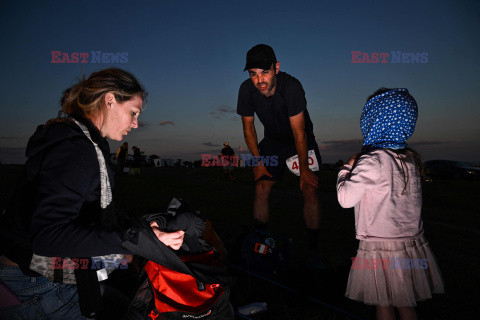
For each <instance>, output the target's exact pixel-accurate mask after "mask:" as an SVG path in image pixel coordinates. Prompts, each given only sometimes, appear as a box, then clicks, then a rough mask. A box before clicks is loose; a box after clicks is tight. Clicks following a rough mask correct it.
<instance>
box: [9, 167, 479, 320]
mask: <svg viewBox="0 0 480 320" xmlns="http://www.w3.org/2000/svg"><path fill="white" fill-rule="evenodd" d="M20 171H21V166H18V165H1V166H0V209H1V210H2V211H3V209H4V207H5V206H6V202H7V201H8V198H9V196H10V195H11V194H12V193H13V190H14V189H13V188H14V186H15V184H16V180H17V178H18V176H19V174H20ZM218 174H219V171H217V168H201V169H183V168H178V169H177V168H142V172H141V174H140V175H138V176H121V177H118V178H117V180H116V185H115V190H114V194H115V201H116V203H115V204H116V206H117V208H118V209H120V210H122V211H126V212H130V213H133V214H138V215H142V214H144V213H146V212H147V211H148V210H150V209H153V208H162V209H165V208H166V206H167V205H168V203H169V201H170V199H171V198H172V197H173V196H177V197H181V198H183V199H185V200H187V201H188V202H189V204H190V206H191V207H192V208H194V209H197V210H200V211H201V212H202V213H203V214H204V215H205V216H207V217H208V218H209V219H210V220H211V221H212V223H213V226H214V227H215V229H216V231H217V233H218V234H219V236H220V238H221V239H222V241H223V242H224V245H225V246H226V248H227V251H228V253H229V259H230V261H232V262H233V263H235V264H238V263H239V261H238V260H239V255H238V253H239V249H240V247H239V246H240V242H241V238H242V235H244V234H245V232H246V231H247V230H248V226H249V224H250V221H251V211H252V210H251V207H252V203H253V181H252V177H253V174H252V172H251V171H250V170H249V169H243V168H242V169H237V170H236V172H235V174H236V176H237V179H238V180H237V183H235V184H228V183H225V182H223V181H222V179H221V178H222V177H221V176H219V175H218ZM335 182H336V173H335V172H332V171H323V172H321V181H320V183H321V184H320V192H321V201H322V208H323V219H322V227H321V229H322V236H321V240H320V241H321V247H322V254H323V255H324V256H325V259H326V262H327V266H328V268H327V270H324V271H316V272H310V271H308V269H307V268H306V266H305V262H304V257H305V254H306V236H305V234H304V222H303V217H302V214H301V212H302V197H301V193H300V190H299V188H298V186H297V184H298V180H297V178H296V177H294V176H293V175H288V176H286V177H285V179H284V181H282V182H280V183H278V185H277V186H276V187H275V188H274V191H273V193H272V195H271V201H270V212H271V218H270V225H269V230H270V231H271V232H275V233H279V234H285V235H287V234H288V235H290V236H291V237H292V238H293V242H294V248H295V263H294V265H293V267H292V268H291V270H290V272H289V273H288V274H286V275H284V276H282V277H280V278H277V279H275V280H276V281H278V282H280V283H282V284H284V285H286V286H288V287H289V288H292V289H293V290H295V291H296V292H298V293H291V292H289V291H288V290H286V289H284V288H281V287H278V286H275V285H273V284H271V283H269V282H267V281H265V280H260V279H258V278H256V277H253V276H249V275H247V274H246V273H244V272H241V271H238V270H236V269H232V272H233V273H235V274H236V275H237V276H238V282H237V285H236V286H235V287H234V288H233V292H232V302H233V303H234V305H235V306H243V305H246V304H248V303H250V302H254V301H266V302H267V303H268V308H269V311H268V312H265V313H259V314H256V315H252V316H249V317H250V318H252V319H350V318H348V317H347V316H345V315H344V314H342V313H341V312H338V311H335V310H333V309H331V308H328V307H326V306H325V305H321V304H319V303H317V302H313V301H310V300H308V299H307V298H306V297H305V296H310V297H313V298H316V299H318V300H321V301H323V302H325V303H327V304H329V305H332V306H335V307H337V308H340V309H342V310H345V311H347V312H348V313H352V314H355V315H357V316H359V317H361V318H364V319H374V315H375V308H374V307H372V306H365V305H363V304H361V303H357V302H353V301H350V300H348V299H346V298H344V296H343V295H344V292H345V287H346V282H347V277H348V270H349V267H350V263H351V262H350V257H352V256H355V254H356V249H357V246H358V242H357V240H355V233H354V216H353V209H342V208H341V207H340V206H339V205H338V203H337V199H336V190H335ZM479 207H480V181H463V180H439V181H433V182H430V183H427V184H426V185H425V186H424V210H423V219H424V228H425V236H426V238H427V240H429V242H430V245H431V247H432V249H433V251H434V253H435V255H436V257H437V261H438V264H439V266H440V269H441V271H442V274H443V277H444V281H445V286H446V294H444V295H438V296H435V297H434V298H433V299H432V300H429V301H425V302H419V303H418V308H417V312H418V315H419V319H475V318H478V316H475V314H477V313H478V312H476V311H477V310H478V299H477V298H475V296H474V292H477V291H474V290H475V289H478V288H479V286H480V281H479V278H480V277H479V275H478V266H479V253H478V252H479V244H480V241H479V237H480V208H479ZM476 305H477V307H475V306H476Z"/></svg>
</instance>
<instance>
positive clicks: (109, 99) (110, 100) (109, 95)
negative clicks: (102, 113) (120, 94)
mask: <svg viewBox="0 0 480 320" xmlns="http://www.w3.org/2000/svg"><path fill="white" fill-rule="evenodd" d="M114 102H115V96H114V95H113V93H111V92H108V93H107V94H106V95H105V105H106V106H107V107H108V106H110V107H111V106H112V103H114Z"/></svg>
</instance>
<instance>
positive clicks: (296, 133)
mask: <svg viewBox="0 0 480 320" xmlns="http://www.w3.org/2000/svg"><path fill="white" fill-rule="evenodd" d="M290 126H291V127H292V131H293V137H294V139H295V148H297V153H298V162H299V166H300V173H302V171H303V170H305V169H308V156H307V154H308V140H307V133H306V132H305V116H304V114H303V111H302V112H300V113H299V114H297V115H296V116H293V117H290Z"/></svg>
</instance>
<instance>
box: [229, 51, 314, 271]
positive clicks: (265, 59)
mask: <svg viewBox="0 0 480 320" xmlns="http://www.w3.org/2000/svg"><path fill="white" fill-rule="evenodd" d="M245 70H248V73H249V75H250V78H249V79H247V80H245V81H244V82H243V83H242V84H241V86H240V90H239V93H238V105H237V113H238V114H239V115H240V116H242V122H243V133H244V136H245V142H246V143H247V146H248V148H249V149H250V152H251V153H252V155H253V156H254V157H257V158H258V157H260V156H262V159H267V160H268V163H264V162H263V161H258V162H257V161H254V162H255V163H254V164H253V165H254V168H253V172H254V175H255V200H254V205H253V216H254V219H255V221H256V224H257V227H258V228H266V224H267V223H268V219H269V208H268V198H269V196H270V191H271V189H272V187H273V185H274V184H275V181H278V180H280V179H281V178H282V174H283V172H284V170H285V168H287V161H288V166H289V169H290V170H291V171H292V172H294V173H295V174H297V175H299V176H300V183H299V185H300V189H301V191H302V194H303V200H304V207H303V215H304V218H305V223H306V227H307V229H306V232H307V238H308V247H309V252H310V253H309V256H310V257H309V260H310V265H311V266H312V267H314V268H316V267H315V265H316V264H317V262H316V261H318V262H319V261H320V260H319V259H318V257H319V254H318V239H319V226H320V203H319V198H318V196H319V194H318V176H317V173H316V172H315V171H318V170H319V165H320V164H321V157H320V152H319V150H318V146H317V143H316V141H315V136H314V135H313V124H312V121H311V120H310V116H309V114H308V110H307V100H306V99H305V91H304V90H303V87H302V85H301V83H300V81H298V80H297V79H296V78H294V77H292V76H291V75H289V74H287V73H285V72H281V71H280V62H278V61H277V58H276V56H275V53H274V51H273V49H272V48H271V47H270V46H268V45H265V44H259V45H256V46H254V47H253V48H251V49H250V50H249V51H248V52H247V63H246V65H245V69H244V71H245ZM255 114H257V116H258V118H259V119H260V122H261V123H262V124H263V126H264V130H265V132H264V139H263V140H262V141H261V142H260V143H258V139H257V132H256V130H255V124H254V119H255ZM309 162H310V163H309ZM246 165H248V163H246ZM318 265H319V266H320V263H318Z"/></svg>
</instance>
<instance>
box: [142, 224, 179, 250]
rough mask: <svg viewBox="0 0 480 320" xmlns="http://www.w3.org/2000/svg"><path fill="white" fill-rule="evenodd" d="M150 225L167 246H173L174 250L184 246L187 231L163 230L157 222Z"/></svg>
mask: <svg viewBox="0 0 480 320" xmlns="http://www.w3.org/2000/svg"><path fill="white" fill-rule="evenodd" d="M150 227H152V229H153V232H154V233H155V235H156V236H157V238H158V240H160V241H161V242H162V243H163V244H164V245H166V246H167V247H169V248H172V249H173V250H178V249H180V247H181V246H182V243H183V237H184V236H185V231H182V230H179V231H175V232H163V231H161V230H160V229H159V228H158V224H157V223H156V222H152V223H150Z"/></svg>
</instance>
